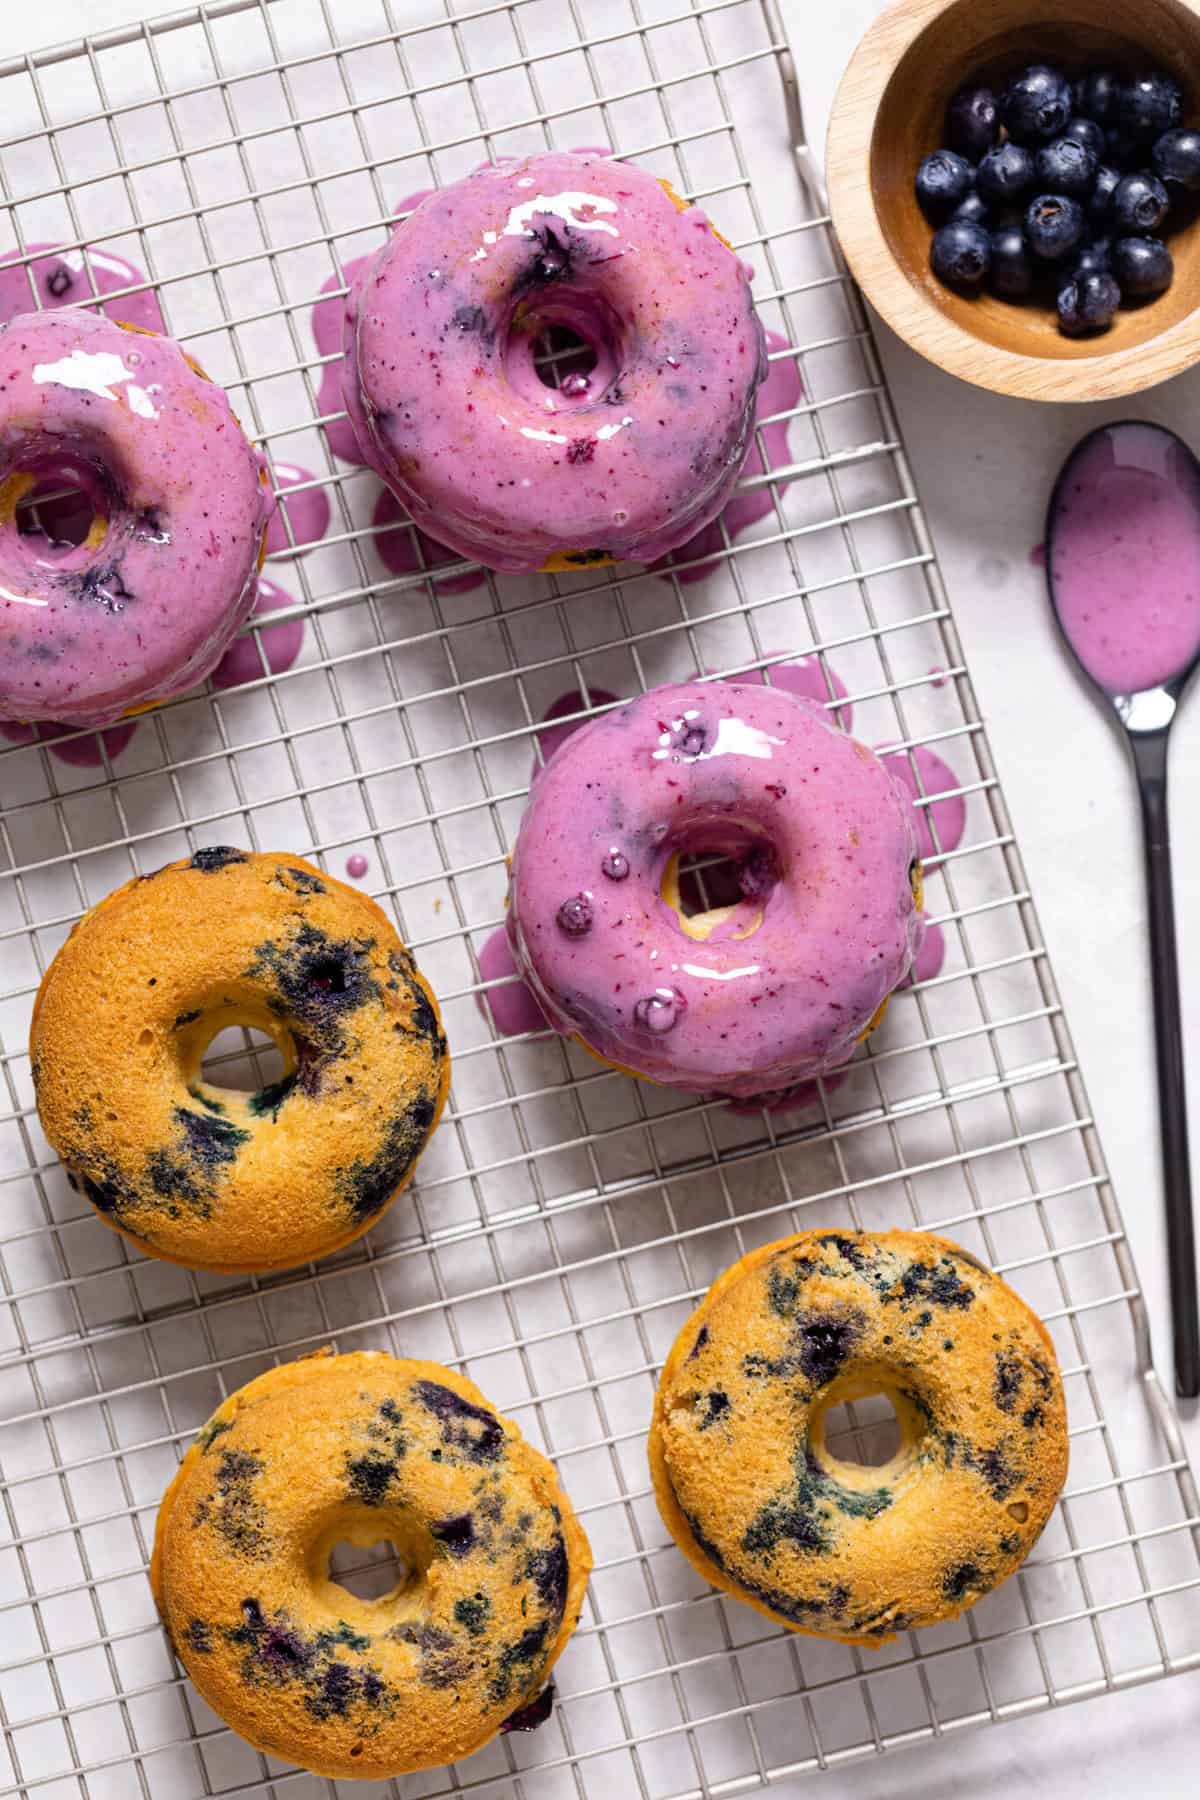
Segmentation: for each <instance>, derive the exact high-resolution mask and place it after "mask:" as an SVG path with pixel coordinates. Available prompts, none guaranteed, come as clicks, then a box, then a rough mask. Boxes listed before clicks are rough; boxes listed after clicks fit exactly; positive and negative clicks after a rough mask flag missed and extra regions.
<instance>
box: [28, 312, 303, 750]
mask: <svg viewBox="0 0 1200 1800" xmlns="http://www.w3.org/2000/svg"><path fill="white" fill-rule="evenodd" d="M0 359H2V367H3V370H4V376H3V389H2V391H0V715H3V716H4V717H6V718H13V719H21V720H43V719H48V720H57V721H59V722H60V723H66V724H72V725H107V724H110V723H111V722H112V721H113V720H114V719H118V718H120V717H121V715H122V714H123V713H126V712H129V711H132V710H136V709H138V708H140V707H143V706H145V705H147V704H149V703H150V702H153V701H156V700H162V699H165V698H167V697H168V696H169V695H171V694H176V693H182V692H183V691H184V690H185V689H186V688H189V687H193V686H194V685H195V684H196V683H197V682H199V681H202V680H203V679H204V677H205V676H206V675H207V674H208V673H209V672H210V670H211V669H213V668H214V667H215V665H216V664H217V662H218V661H219V660H220V658H221V656H222V655H223V653H224V651H225V650H226V648H227V647H228V645H229V643H230V641H231V640H232V638H233V637H234V636H235V634H236V633H237V631H238V629H239V627H240V626H241V625H242V624H243V623H244V622H245V620H246V618H247V616H248V615H249V613H250V610H251V608H252V606H253V604H254V595H255V577H256V575H257V572H258V569H259V567H260V566H261V562H262V557H263V548H264V534H265V531H266V526H267V520H268V518H269V517H270V514H271V511H272V509H273V507H274V498H273V496H272V494H271V491H270V488H269V486H268V482H267V472H266V466H265V464H264V462H263V459H262V458H261V457H260V456H259V454H258V452H257V451H256V450H254V449H253V448H252V447H251V445H250V444H249V443H248V442H247V440H246V438H245V436H244V434H243V432H242V429H241V427H240V426H239V424H238V422H237V420H236V419H235V418H234V415H233V413H232V411H231V410H230V406H229V401H228V399H227V398H226V396H225V394H224V392H223V391H222V390H221V389H220V388H219V387H217V386H216V385H215V383H213V382H211V381H209V380H208V379H207V378H206V377H205V376H204V374H203V373H202V371H201V370H199V369H198V368H197V367H196V365H195V364H194V363H193V362H192V361H191V360H190V358H189V357H188V356H187V355H186V354H185V352H184V351H183V350H182V349H181V348H180V346H179V345H178V344H177V343H176V342H175V341H174V339H172V338H167V337H155V336H154V335H153V334H151V333H149V332H143V331H138V330H137V329H136V327H134V326H124V325H119V324H117V323H115V322H114V321H113V320H111V319H106V318H104V317H103V316H102V315H100V314H97V313H92V312H83V311H79V310H77V309H76V308H74V307H63V308H62V309H61V310H60V311H57V312H52V313H27V314H24V315H22V316H21V317H19V318H16V319H12V320H11V321H10V322H9V323H8V324H7V325H5V326H3V327H0ZM57 481H62V482H65V483H66V484H67V485H68V486H70V487H75V488H78V489H79V490H80V491H81V492H82V493H83V494H84V496H85V497H86V498H87V499H88V500H89V501H90V503H91V506H92V509H93V517H92V523H91V528H90V530H89V532H88V534H87V537H86V539H85V541H84V542H83V543H81V544H78V545H53V546H51V545H49V544H47V542H46V540H45V539H41V538H37V537H22V536H21V535H20V534H19V533H18V531H17V529H16V512H17V507H18V505H19V504H20V502H21V501H22V500H24V499H25V498H26V497H27V496H28V495H29V494H30V493H32V492H34V491H36V490H37V489H38V488H39V487H40V486H42V485H44V484H45V483H47V482H57Z"/></svg>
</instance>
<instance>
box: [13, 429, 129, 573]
mask: <svg viewBox="0 0 1200 1800" xmlns="http://www.w3.org/2000/svg"><path fill="white" fill-rule="evenodd" d="M110 505H111V482H110V480H109V478H108V477H107V475H106V473H105V472H104V470H102V469H100V468H98V467H95V466H93V464H92V463H90V462H89V461H88V460H87V459H86V458H83V457H75V456H70V455H68V454H66V453H64V452H62V451H59V450H55V449H54V448H52V447H47V446H46V444H44V443H41V442H33V443H30V444H28V445H26V447H25V449H24V453H23V454H22V453H21V452H20V451H18V460H17V461H16V464H15V466H11V465H10V468H9V472H8V474H7V475H6V476H5V478H4V480H3V481H2V482H0V528H3V529H5V530H6V531H7V532H8V533H10V534H11V535H12V536H15V537H16V539H17V541H18V543H19V544H20V546H21V548H22V550H23V551H24V553H25V554H26V556H30V557H32V558H33V559H34V560H35V561H37V562H46V561H52V562H57V563H61V562H63V561H64V560H66V559H70V558H74V560H75V561H78V560H79V556H78V553H79V552H80V551H84V552H86V553H87V554H89V555H90V554H92V553H94V552H95V551H96V550H97V549H98V548H99V547H100V545H101V544H102V543H103V541H104V538H105V536H106V534H107V532H108V527H109V508H110Z"/></svg>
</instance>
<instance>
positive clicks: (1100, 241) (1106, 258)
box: [1071, 237, 1112, 275]
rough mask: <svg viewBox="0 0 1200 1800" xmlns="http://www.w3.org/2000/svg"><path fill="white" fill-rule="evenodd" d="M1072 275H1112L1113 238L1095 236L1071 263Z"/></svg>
mask: <svg viewBox="0 0 1200 1800" xmlns="http://www.w3.org/2000/svg"><path fill="white" fill-rule="evenodd" d="M1071 273H1072V275H1111V274H1112V239H1111V238H1106V237H1104V238H1093V239H1092V241H1091V243H1090V244H1085V245H1084V246H1083V249H1082V250H1081V251H1080V252H1079V255H1078V256H1077V257H1076V258H1075V260H1074V261H1073V262H1072V264H1071Z"/></svg>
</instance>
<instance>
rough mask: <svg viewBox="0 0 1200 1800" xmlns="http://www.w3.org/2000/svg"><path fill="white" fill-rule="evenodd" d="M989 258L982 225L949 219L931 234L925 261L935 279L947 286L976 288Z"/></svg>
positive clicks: (989, 261)
mask: <svg viewBox="0 0 1200 1800" xmlns="http://www.w3.org/2000/svg"><path fill="white" fill-rule="evenodd" d="M991 260H992V245H991V239H990V238H989V237H988V234H987V232H986V231H985V230H984V229H983V226H982V225H971V224H969V223H968V222H966V221H964V220H962V219H951V221H950V223H949V224H948V225H943V226H942V228H941V230H940V231H935V232H934V234H933V244H932V246H931V247H930V251H929V263H930V267H931V268H932V269H933V272H934V274H935V275H936V276H937V278H938V280H939V281H944V282H946V283H947V284H948V285H949V286H950V287H962V288H975V287H978V286H979V284H980V282H981V281H982V280H983V278H984V276H985V275H986V274H987V272H988V269H989V267H990V265H991Z"/></svg>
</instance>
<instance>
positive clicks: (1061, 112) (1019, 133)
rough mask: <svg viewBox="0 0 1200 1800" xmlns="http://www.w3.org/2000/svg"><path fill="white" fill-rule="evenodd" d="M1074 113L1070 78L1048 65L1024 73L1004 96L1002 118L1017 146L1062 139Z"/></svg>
mask: <svg viewBox="0 0 1200 1800" xmlns="http://www.w3.org/2000/svg"><path fill="white" fill-rule="evenodd" d="M1073 110H1074V108H1073V106H1072V104H1071V86H1070V83H1069V82H1068V80H1067V78H1066V76H1065V75H1064V74H1063V73H1062V71H1061V69H1052V68H1050V67H1049V66H1048V65H1047V64H1046V63H1034V64H1033V66H1032V68H1028V69H1024V70H1022V72H1021V74H1019V75H1018V76H1017V77H1016V79H1015V80H1013V81H1010V82H1009V84H1008V86H1007V87H1006V88H1005V90H1004V92H1003V94H1002V95H1001V97H1000V116H1001V118H1002V119H1003V121H1004V124H1005V126H1006V127H1007V129H1008V135H1009V137H1010V138H1012V139H1013V141H1014V143H1017V144H1026V145H1036V144H1048V143H1049V142H1050V140H1051V138H1056V137H1058V136H1060V134H1061V133H1062V131H1063V129H1064V127H1065V125H1066V123H1067V120H1068V119H1069V118H1070V117H1071V113H1072V112H1073Z"/></svg>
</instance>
